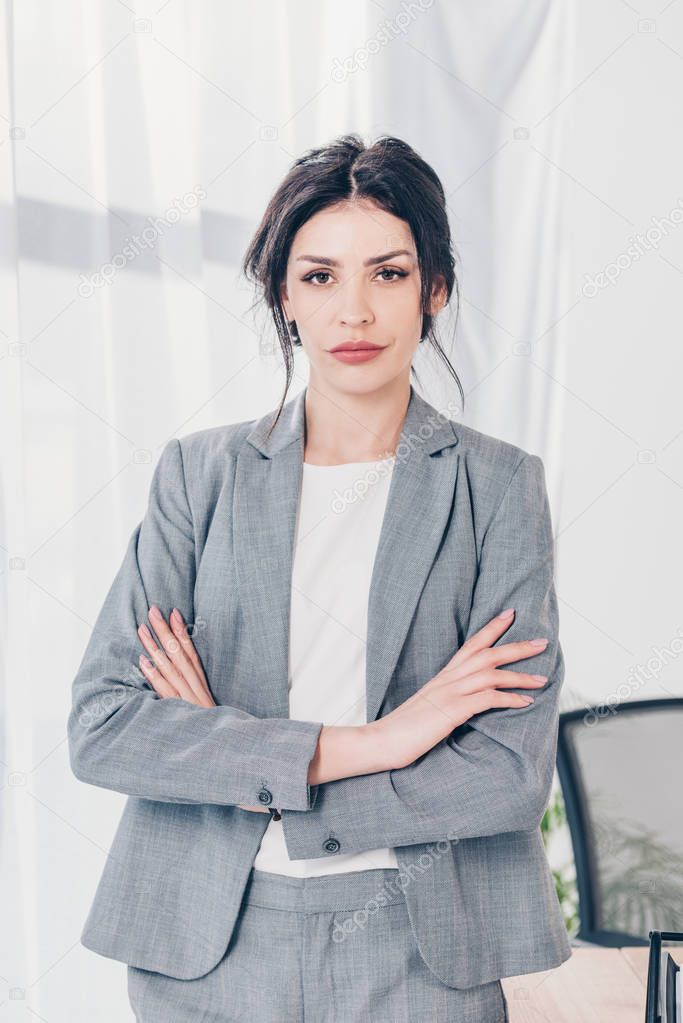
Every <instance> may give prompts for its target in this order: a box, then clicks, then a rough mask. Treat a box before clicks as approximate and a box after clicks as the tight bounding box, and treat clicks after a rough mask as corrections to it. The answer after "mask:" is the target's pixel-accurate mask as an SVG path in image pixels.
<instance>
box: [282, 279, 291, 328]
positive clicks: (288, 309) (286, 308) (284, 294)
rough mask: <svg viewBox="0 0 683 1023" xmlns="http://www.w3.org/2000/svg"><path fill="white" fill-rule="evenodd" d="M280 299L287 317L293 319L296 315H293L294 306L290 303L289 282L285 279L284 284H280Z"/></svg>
mask: <svg viewBox="0 0 683 1023" xmlns="http://www.w3.org/2000/svg"><path fill="white" fill-rule="evenodd" d="M280 301H281V303H282V308H283V309H284V311H285V317H286V319H288V320H293V319H294V317H293V316H292V307H291V306H290V304H289V296H288V295H287V284H286V282H285V281H283V282H282V284H281V285H280Z"/></svg>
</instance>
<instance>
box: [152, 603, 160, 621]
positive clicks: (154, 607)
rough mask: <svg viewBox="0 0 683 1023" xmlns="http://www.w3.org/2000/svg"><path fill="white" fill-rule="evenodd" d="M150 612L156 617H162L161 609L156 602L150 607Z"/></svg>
mask: <svg viewBox="0 0 683 1023" xmlns="http://www.w3.org/2000/svg"><path fill="white" fill-rule="evenodd" d="M149 613H150V614H151V615H153V617H154V618H161V611H160V610H159V608H158V607H157V606H156V604H152V606H151V607H150V609H149Z"/></svg>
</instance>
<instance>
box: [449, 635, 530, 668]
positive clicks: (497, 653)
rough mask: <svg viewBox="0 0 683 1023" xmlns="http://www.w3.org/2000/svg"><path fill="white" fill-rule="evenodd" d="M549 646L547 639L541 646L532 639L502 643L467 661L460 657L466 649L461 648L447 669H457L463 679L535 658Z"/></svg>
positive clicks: (481, 651) (479, 652)
mask: <svg viewBox="0 0 683 1023" xmlns="http://www.w3.org/2000/svg"><path fill="white" fill-rule="evenodd" d="M547 645H548V640H547V639H544V640H543V643H542V644H541V645H536V644H535V642H534V640H531V639H525V640H519V641H518V642H516V643H502V644H501V645H500V646H494V647H486V648H485V649H482V650H477V651H476V652H475V653H471V654H470V656H469V657H467V658H466V659H461V658H460V657H459V654H460V653H461V651H462V650H464V647H461V648H460V650H459V651H458V653H457V654H456V655H455V657H454V658H452V659H451V660H450V661H449V662H448V665H447V668H448V669H449V670H452V669H455V671H456V672H457V677H462V676H463V674H467V675H469V674H470V673H472V672H474V671H480V670H481V669H484V668H490V667H494V668H495V667H497V666H498V665H499V664H509V663H510V662H511V661H523V660H527V659H528V658H529V657H535V656H536V655H537V654H540V653H542V652H543V651H544V650H545V648H546V647H547Z"/></svg>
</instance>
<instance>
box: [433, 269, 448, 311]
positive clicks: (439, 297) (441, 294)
mask: <svg viewBox="0 0 683 1023" xmlns="http://www.w3.org/2000/svg"><path fill="white" fill-rule="evenodd" d="M447 297H448V292H447V288H446V281H445V279H444V276H443V274H437V275H436V277H435V279H434V282H433V284H432V296H431V304H430V316H436V314H437V313H439V312H441V310H442V309H443V307H444V306H445V304H446V299H447Z"/></svg>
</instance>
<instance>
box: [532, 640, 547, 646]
mask: <svg viewBox="0 0 683 1023" xmlns="http://www.w3.org/2000/svg"><path fill="white" fill-rule="evenodd" d="M547 642H548V640H547V639H532V640H531V645H532V646H545V645H546V643H547Z"/></svg>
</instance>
